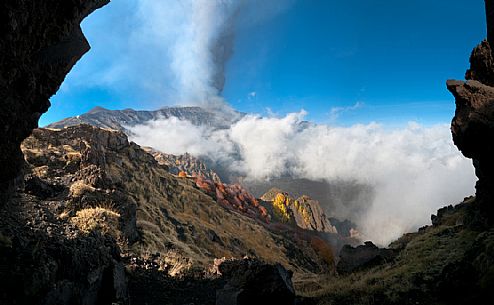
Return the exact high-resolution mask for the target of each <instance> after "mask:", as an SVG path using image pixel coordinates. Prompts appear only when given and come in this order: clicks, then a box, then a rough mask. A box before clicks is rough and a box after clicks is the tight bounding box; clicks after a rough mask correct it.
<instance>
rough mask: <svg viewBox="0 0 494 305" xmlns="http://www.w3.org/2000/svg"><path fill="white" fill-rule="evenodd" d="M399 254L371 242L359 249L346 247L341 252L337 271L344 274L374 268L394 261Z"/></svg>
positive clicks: (358, 247)
mask: <svg viewBox="0 0 494 305" xmlns="http://www.w3.org/2000/svg"><path fill="white" fill-rule="evenodd" d="M397 254H398V253H397V252H396V251H395V250H393V249H382V248H378V247H377V246H376V245H374V244H373V243H372V242H371V241H367V242H365V243H364V244H363V245H360V246H357V247H352V246H350V245H345V246H344V247H343V248H342V249H341V251H340V261H339V262H338V265H336V270H337V271H338V273H340V274H343V273H350V272H353V271H356V270H362V269H366V268H370V267H374V266H376V265H379V264H383V263H386V262H390V261H392V260H393V259H394V258H395V257H396V255H397Z"/></svg>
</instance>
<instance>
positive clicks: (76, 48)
mask: <svg viewBox="0 0 494 305" xmlns="http://www.w3.org/2000/svg"><path fill="white" fill-rule="evenodd" d="M108 2H109V0H84V1H82V0H64V1H59V0H4V1H1V2H0V50H1V52H0V100H1V101H2V112H1V113H0V126H1V127H2V132H1V133H0V143H2V144H1V146H0V168H2V175H1V177H0V194H1V195H0V200H1V201H5V199H6V197H8V196H9V194H10V193H11V192H12V190H13V188H14V186H15V181H16V180H15V179H16V177H20V176H19V174H20V169H21V165H22V162H23V160H22V153H21V151H20V149H19V145H20V144H21V142H22V141H23V140H24V139H25V138H26V137H27V136H29V134H30V133H31V131H32V130H33V129H34V128H36V127H37V126H38V119H39V117H40V116H41V114H42V113H44V112H46V111H47V110H48V107H50V102H49V100H48V99H49V98H50V97H51V96H52V95H53V94H55V92H56V91H57V90H58V88H59V86H60V85H61V83H62V81H63V80H64V78H65V75H66V74H67V73H68V72H69V71H70V69H71V68H72V66H73V65H74V64H75V63H76V62H77V61H78V60H79V59H80V58H81V57H82V55H84V53H86V52H87V51H88V50H89V44H88V42H87V41H86V39H85V37H84V35H83V33H82V31H81V28H80V25H79V24H80V23H81V21H82V20H83V19H84V18H85V17H86V16H87V15H89V14H90V13H91V12H93V11H94V10H95V9H97V8H100V7H102V6H103V5H105V4H107V3H108ZM19 180H22V179H18V180H17V181H18V182H19Z"/></svg>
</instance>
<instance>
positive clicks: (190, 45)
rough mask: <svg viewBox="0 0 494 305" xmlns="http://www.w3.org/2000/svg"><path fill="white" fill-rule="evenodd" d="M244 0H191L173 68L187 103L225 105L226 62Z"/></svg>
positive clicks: (174, 52) (184, 4)
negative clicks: (222, 93) (223, 93)
mask: <svg viewBox="0 0 494 305" xmlns="http://www.w3.org/2000/svg"><path fill="white" fill-rule="evenodd" d="M242 3H243V1H242V0H188V1H182V2H181V5H182V7H183V9H184V10H185V11H186V12H187V14H186V15H184V18H186V20H185V21H184V24H183V26H182V28H181V30H180V31H181V32H180V33H179V35H178V37H177V40H176V41H175V44H174V45H173V47H172V48H171V57H172V62H171V68H172V71H173V72H174V74H175V76H176V81H177V84H176V85H177V87H178V89H179V91H180V92H181V94H182V95H183V96H182V100H183V102H184V103H190V104H200V105H203V106H209V107H216V106H221V105H222V104H224V103H223V99H222V98H221V97H220V95H221V92H222V91H223V87H224V85H225V66H226V63H227V61H228V59H229V58H230V57H231V56H232V54H233V47H234V39H235V19H236V16H237V15H238V14H239V12H240V9H241V7H242Z"/></svg>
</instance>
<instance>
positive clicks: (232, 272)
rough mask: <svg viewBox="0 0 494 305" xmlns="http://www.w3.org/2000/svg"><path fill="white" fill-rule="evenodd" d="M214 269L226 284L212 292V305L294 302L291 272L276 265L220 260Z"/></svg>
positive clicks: (252, 261)
mask: <svg viewBox="0 0 494 305" xmlns="http://www.w3.org/2000/svg"><path fill="white" fill-rule="evenodd" d="M218 268H219V272H220V273H221V274H222V277H223V278H224V279H226V284H225V285H224V286H223V288H222V289H219V290H217V291H216V305H244V304H245V305H247V304H280V305H285V304H293V303H294V301H295V290H294V289H293V285H292V280H291V278H292V273H291V272H290V271H288V270H286V269H285V268H284V267H283V266H281V265H280V264H275V265H268V264H264V263H262V262H260V261H258V260H252V259H242V260H227V261H224V262H222V263H221V264H220V265H219V267H218Z"/></svg>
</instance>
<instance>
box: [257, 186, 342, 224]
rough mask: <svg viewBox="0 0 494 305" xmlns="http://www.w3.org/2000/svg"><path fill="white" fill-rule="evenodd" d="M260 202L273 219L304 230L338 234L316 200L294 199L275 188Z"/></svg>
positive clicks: (301, 197)
mask: <svg viewBox="0 0 494 305" xmlns="http://www.w3.org/2000/svg"><path fill="white" fill-rule="evenodd" d="M261 200H262V201H263V202H264V205H265V206H266V207H267V208H268V211H269V212H270V213H271V214H272V215H273V217H272V218H273V219H274V220H277V221H281V222H283V223H288V224H292V225H295V226H297V227H299V228H302V229H305V230H313V231H318V232H327V233H338V232H337V230H336V228H335V227H334V226H333V225H331V223H330V222H329V219H328V217H327V216H326V214H324V212H323V210H322V208H321V205H320V204H319V202H318V201H317V200H314V199H312V198H310V197H309V196H306V195H303V196H300V197H299V198H297V199H295V198H293V197H291V196H290V195H289V194H288V193H286V192H283V191H281V190H280V189H277V188H272V189H270V190H268V191H267V192H266V193H265V194H264V195H262V196H261Z"/></svg>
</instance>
